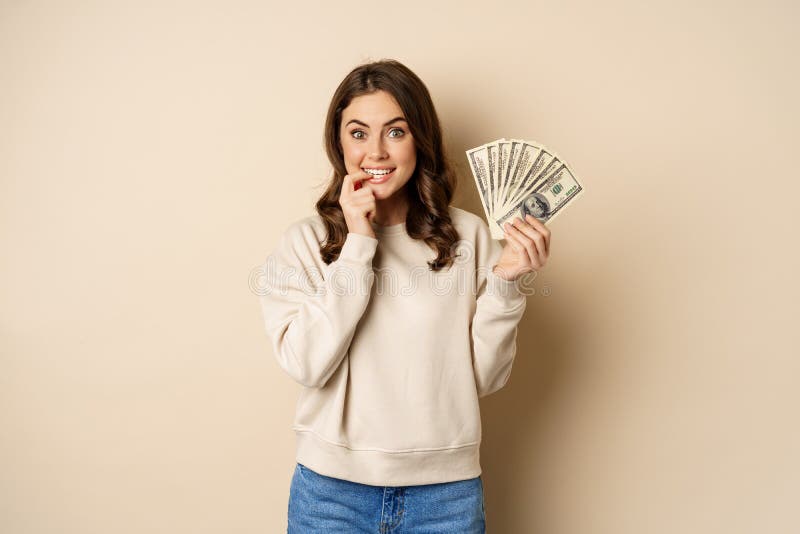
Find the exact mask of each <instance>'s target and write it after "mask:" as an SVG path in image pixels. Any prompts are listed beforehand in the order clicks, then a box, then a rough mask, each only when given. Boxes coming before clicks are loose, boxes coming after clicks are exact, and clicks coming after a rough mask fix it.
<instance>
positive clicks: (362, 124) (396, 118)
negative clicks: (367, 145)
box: [345, 117, 408, 128]
mask: <svg viewBox="0 0 800 534" xmlns="http://www.w3.org/2000/svg"><path fill="white" fill-rule="evenodd" d="M397 121H405V119H404V118H403V117H395V118H393V119H392V120H390V121H389V122H386V123H385V124H384V126H389V125H390V124H392V123H393V122H397ZM351 122H355V123H356V124H360V125H361V126H364V127H366V128H369V126H368V125H367V124H365V123H363V122H361V121H360V120H358V119H350V120H349V121H348V122H347V124H345V126H347V125H349V124H350V123H351ZM406 122H408V121H406Z"/></svg>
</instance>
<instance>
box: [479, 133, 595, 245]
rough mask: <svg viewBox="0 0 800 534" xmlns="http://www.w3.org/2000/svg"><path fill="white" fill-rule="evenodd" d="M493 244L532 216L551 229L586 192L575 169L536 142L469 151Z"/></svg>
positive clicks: (492, 145)
mask: <svg viewBox="0 0 800 534" xmlns="http://www.w3.org/2000/svg"><path fill="white" fill-rule="evenodd" d="M466 154H467V159H468V160H469V164H470V169H471V170H472V174H473V176H474V178H475V183H476V185H477V187H478V194H479V196H480V198H481V203H482V205H483V209H484V212H485V214H486V221H487V223H488V225H489V229H490V231H491V234H492V237H493V238H494V239H504V238H505V232H504V230H503V224H504V223H506V222H511V220H512V219H513V218H514V217H520V218H522V219H523V220H524V218H525V216H526V215H527V214H531V215H533V216H534V217H536V218H537V219H539V220H540V221H542V222H544V223H545V224H547V223H548V222H549V221H551V220H553V218H554V217H556V216H557V215H558V214H559V213H561V212H562V211H563V210H564V208H566V206H567V205H568V204H569V203H570V202H571V201H572V200H573V199H574V198H576V197H578V196H579V195H580V194H581V193H582V192H583V190H584V188H583V186H582V184H581V183H580V181H579V180H578V178H577V177H576V175H575V173H574V172H573V170H572V168H571V167H570V166H569V165H567V164H566V162H564V161H563V159H561V158H560V157H559V156H558V155H557V154H556V153H555V152H554V151H552V150H550V149H549V148H547V147H545V146H543V145H542V144H541V143H538V142H535V141H526V140H523V139H506V138H501V139H497V140H495V141H491V142H489V143H486V144H484V145H481V146H479V147H475V148H472V149H469V150H467V151H466Z"/></svg>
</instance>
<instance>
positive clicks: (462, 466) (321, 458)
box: [294, 428, 481, 486]
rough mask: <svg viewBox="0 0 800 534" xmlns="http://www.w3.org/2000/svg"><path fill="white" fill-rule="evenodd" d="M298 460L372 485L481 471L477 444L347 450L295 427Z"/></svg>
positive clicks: (448, 479)
mask: <svg viewBox="0 0 800 534" xmlns="http://www.w3.org/2000/svg"><path fill="white" fill-rule="evenodd" d="M294 430H295V433H296V436H297V462H298V463H301V464H303V465H305V466H307V467H309V468H311V469H312V470H313V471H316V472H317V473H320V474H322V475H326V476H329V477H334V478H340V479H343V480H349V481H351V482H358V483H359V484H370V485H372V486H416V485H419V484H438V483H442V482H454V481H456V480H467V479H470V478H475V477H477V476H479V475H480V474H481V466H480V443H473V444H470V445H465V446H463V447H456V448H450V449H437V450H422V451H409V452H386V451H381V450H370V449H357V450H355V449H349V448H347V447H343V446H341V445H337V444H335V443H331V442H330V441H327V440H325V439H323V438H321V437H319V436H318V435H317V434H316V433H315V432H313V431H311V430H300V429H298V428H295V429H294Z"/></svg>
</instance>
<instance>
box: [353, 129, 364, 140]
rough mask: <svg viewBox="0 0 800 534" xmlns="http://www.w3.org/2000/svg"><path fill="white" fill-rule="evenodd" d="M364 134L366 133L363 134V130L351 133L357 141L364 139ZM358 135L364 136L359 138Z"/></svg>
mask: <svg viewBox="0 0 800 534" xmlns="http://www.w3.org/2000/svg"><path fill="white" fill-rule="evenodd" d="M363 133H364V132H362V131H361V130H353V131H352V132H350V135H352V136H353V137H355V138H356V139H363ZM358 134H362V135H361V136H359V135H358Z"/></svg>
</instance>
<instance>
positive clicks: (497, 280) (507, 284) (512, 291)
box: [486, 271, 526, 312]
mask: <svg viewBox="0 0 800 534" xmlns="http://www.w3.org/2000/svg"><path fill="white" fill-rule="evenodd" d="M518 284H519V280H506V279H505V278H503V277H502V276H499V275H497V274H496V273H495V272H494V271H489V272H488V273H486V292H487V294H489V295H492V296H493V297H494V298H495V299H496V300H497V301H498V302H500V303H501V304H502V307H503V308H504V309H506V310H507V311H509V312H511V311H516V310H517V309H519V307H520V306H522V305H523V304H525V300H526V295H525V294H524V293H523V292H521V291H520V289H519V285H518Z"/></svg>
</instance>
